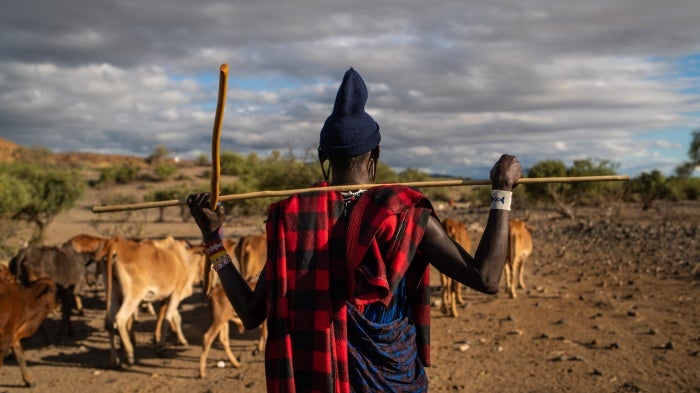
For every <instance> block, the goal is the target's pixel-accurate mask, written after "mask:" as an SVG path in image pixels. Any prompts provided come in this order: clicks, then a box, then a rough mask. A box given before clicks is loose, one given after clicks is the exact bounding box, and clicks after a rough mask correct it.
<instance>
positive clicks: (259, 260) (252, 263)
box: [233, 234, 267, 283]
mask: <svg viewBox="0 0 700 393" xmlns="http://www.w3.org/2000/svg"><path fill="white" fill-rule="evenodd" d="M233 253H234V255H235V257H236V258H237V259H238V261H239V262H240V265H241V275H242V276H243V278H244V279H245V280H246V281H248V282H249V283H250V282H253V281H257V280H258V276H259V275H260V272H261V271H262V269H263V267H264V266H265V261H266V260H267V237H266V236H265V234H262V235H248V236H243V237H241V239H240V240H239V242H238V244H236V246H235V247H234V248H233Z"/></svg>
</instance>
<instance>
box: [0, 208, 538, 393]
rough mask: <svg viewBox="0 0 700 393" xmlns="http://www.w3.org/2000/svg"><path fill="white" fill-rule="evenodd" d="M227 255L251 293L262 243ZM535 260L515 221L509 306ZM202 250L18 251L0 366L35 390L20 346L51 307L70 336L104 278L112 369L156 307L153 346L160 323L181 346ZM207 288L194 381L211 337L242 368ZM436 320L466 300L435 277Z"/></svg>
mask: <svg viewBox="0 0 700 393" xmlns="http://www.w3.org/2000/svg"><path fill="white" fill-rule="evenodd" d="M443 226H444V228H445V230H446V231H447V233H448V234H449V235H450V237H451V238H452V239H454V240H455V241H456V242H458V243H459V244H460V245H462V247H463V248H464V249H465V250H467V251H470V252H471V251H472V250H471V239H470V237H469V235H468V232H467V228H466V226H465V225H464V223H462V222H459V221H456V220H452V219H449V218H446V219H445V220H444V221H443ZM224 245H225V247H226V249H227V250H228V251H229V254H230V255H231V257H232V259H233V261H234V265H235V266H236V268H238V269H239V271H240V272H241V274H242V275H243V277H244V278H245V279H246V281H247V282H248V283H249V285H251V287H254V286H255V283H256V281H257V279H258V276H259V274H260V272H261V270H262V268H263V265H264V263H265V260H266V258H267V251H266V247H267V243H266V238H265V235H264V234H259V235H248V236H243V237H241V238H239V239H226V240H225V242H224ZM531 252H532V237H531V235H530V232H529V231H528V225H527V224H526V223H525V221H522V220H516V219H512V220H511V222H510V239H509V247H508V258H507V259H508V260H507V264H506V269H505V273H506V274H505V277H506V287H507V290H508V291H509V294H510V296H511V297H516V292H515V289H516V284H519V285H520V287H522V288H524V286H525V284H524V282H523V267H524V263H525V260H526V259H527V257H528V255H529V254H530V253H531ZM205 258H206V257H205V250H204V245H203V244H201V243H200V244H190V243H189V242H187V241H185V240H178V239H174V238H172V237H167V238H165V239H159V240H152V239H149V240H142V241H136V240H130V239H124V238H121V237H119V236H117V237H114V238H103V237H96V236H91V235H86V234H80V235H76V236H74V237H72V238H71V239H69V240H68V241H67V242H66V243H64V244H63V245H60V246H30V247H27V248H24V249H22V250H21V251H20V252H19V253H18V254H17V255H16V256H15V257H14V258H12V259H11V260H10V263H9V266H7V267H5V266H3V265H1V264H0V367H2V364H3V360H4V359H5V357H6V356H7V355H8V354H9V351H10V349H12V351H13V352H14V354H15V358H16V360H17V363H18V364H19V367H20V369H21V373H22V380H23V382H24V384H25V385H27V386H31V385H32V381H31V379H30V376H29V374H28V372H27V367H26V361H25V359H24V355H23V350H22V346H21V343H20V340H21V339H23V338H25V337H29V336H30V335H32V334H34V333H35V332H37V330H39V331H40V332H41V333H42V334H43V335H44V336H45V337H47V336H46V332H45V331H43V330H42V329H41V324H42V321H43V320H44V319H45V318H46V317H47V316H48V315H49V314H50V313H51V312H52V311H53V310H55V309H56V308H57V307H58V306H60V310H61V325H60V329H59V330H58V332H57V333H56V334H57V336H56V337H54V340H56V339H60V338H61V337H62V336H63V335H65V334H69V335H72V334H73V327H72V325H71V315H72V313H73V310H78V312H79V313H80V312H81V311H82V302H81V300H80V293H82V292H83V290H84V289H85V288H86V286H88V285H94V284H95V283H97V280H98V277H99V276H100V275H102V276H103V279H104V284H105V285H104V286H105V299H106V313H105V328H106V329H107V331H108V332H109V337H110V364H112V365H114V366H118V365H119V364H120V363H121V362H122V361H125V362H126V363H127V364H128V365H133V364H134V362H135V359H134V347H133V331H132V326H133V324H134V321H136V320H137V319H138V315H139V310H140V307H141V306H144V305H147V306H148V305H151V307H152V304H154V302H158V303H160V307H159V309H158V310H157V311H154V313H155V314H156V315H157V321H156V326H155V331H154V332H153V333H154V336H153V337H154V342H155V343H156V344H157V345H160V346H162V345H164V344H165V343H164V337H163V335H162V334H161V330H162V327H163V324H164V323H165V322H167V323H168V325H169V327H170V330H171V331H172V332H173V333H174V334H176V336H177V339H178V342H179V343H180V344H182V345H187V340H186V338H185V336H184V334H183V332H182V318H181V316H180V313H179V310H178V309H179V306H180V303H181V301H182V300H183V299H186V298H187V297H189V296H190V295H192V293H193V289H194V287H195V286H196V285H198V284H200V283H201V282H202V280H203V277H204V266H205ZM208 273H209V275H208V277H207V279H208V280H211V282H212V283H213V284H212V285H213V286H212V289H211V290H210V291H209V293H208V295H207V298H208V304H209V311H210V314H211V325H210V327H209V329H208V330H207V331H206V332H205V333H204V335H203V338H202V353H201V356H200V362H199V375H200V377H205V376H206V361H207V356H208V354H209V351H210V349H211V346H212V344H213V342H214V340H215V339H216V338H217V337H218V338H219V341H220V342H221V344H222V345H223V349H224V350H225V352H226V355H227V357H228V359H229V361H230V362H231V363H232V364H233V366H234V367H239V366H240V364H239V362H238V360H237V359H236V357H235V356H234V355H233V353H232V352H231V349H230V345H229V322H233V323H234V324H235V325H236V326H237V328H238V331H239V332H242V331H243V330H244V327H243V324H242V322H241V320H240V319H239V318H238V317H237V316H236V313H235V312H234V310H233V307H232V306H231V304H230V302H229V301H228V299H227V298H226V295H225V293H224V291H223V289H222V288H221V285H220V283H218V282H217V281H216V279H217V277H216V275H214V274H211V273H210V272H208ZM441 283H442V301H441V309H442V312H443V313H444V314H446V315H448V316H452V317H454V316H457V306H456V305H457V304H462V303H463V302H464V298H463V296H462V294H461V292H460V290H461V289H460V287H461V285H460V284H459V283H457V282H453V281H452V280H450V279H449V278H448V277H446V276H444V275H442V277H441ZM265 327H266V324H265V323H263V324H262V329H261V333H260V339H259V341H258V343H257V345H256V351H258V352H260V351H262V350H263V348H264V345H265V340H266V337H267V330H266V329H265ZM116 335H119V339H120V343H121V349H122V351H121V355H122V356H120V353H119V351H117V346H116V344H117V343H116Z"/></svg>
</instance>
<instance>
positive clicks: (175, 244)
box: [135, 236, 205, 346]
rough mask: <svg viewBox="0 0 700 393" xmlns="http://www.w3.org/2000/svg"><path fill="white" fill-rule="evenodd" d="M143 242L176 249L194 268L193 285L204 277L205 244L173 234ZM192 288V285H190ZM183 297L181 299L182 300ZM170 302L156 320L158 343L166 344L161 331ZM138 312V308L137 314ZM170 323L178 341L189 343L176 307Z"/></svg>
mask: <svg viewBox="0 0 700 393" xmlns="http://www.w3.org/2000/svg"><path fill="white" fill-rule="evenodd" d="M142 243H150V244H153V245H155V246H157V247H163V248H166V249H169V250H170V251H174V252H175V253H176V254H177V255H178V256H179V257H180V258H182V260H183V261H184V262H185V265H187V266H190V267H192V268H193V270H192V271H191V273H192V274H194V278H193V280H192V285H194V284H195V283H196V282H197V281H198V280H201V279H202V276H203V272H204V262H205V252H204V246H203V245H196V246H191V245H190V244H189V243H188V242H187V241H185V240H176V239H175V238H173V237H172V236H168V237H166V238H165V239H161V240H144V241H142ZM190 289H191V286H190ZM191 294H192V291H191V290H190V291H189V294H187V295H186V296H184V297H183V298H182V299H184V298H186V297H188V296H190V295H191ZM183 295H184V294H183ZM182 299H181V300H182ZM169 302H170V298H168V299H166V300H165V302H164V303H163V304H162V305H161V307H160V309H159V310H158V315H157V317H158V318H157V320H156V328H155V332H154V335H153V341H154V342H155V343H156V344H158V345H161V346H162V345H163V344H164V337H162V336H161V331H162V326H163V321H164V320H165V316H166V312H167V309H168V303H169ZM146 304H147V305H148V306H150V310H151V311H152V310H153V306H152V305H151V303H148V302H147V303H146ZM137 314H138V310H137V312H136V314H135V315H137ZM168 323H169V325H170V330H171V331H172V332H175V333H176V334H177V337H178V342H179V343H180V344H181V345H187V340H186V339H185V336H184V335H183V334H182V318H181V317H180V313H179V311H178V310H177V308H176V309H175V312H174V318H172V319H170V320H168Z"/></svg>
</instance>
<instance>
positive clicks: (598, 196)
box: [525, 159, 621, 218]
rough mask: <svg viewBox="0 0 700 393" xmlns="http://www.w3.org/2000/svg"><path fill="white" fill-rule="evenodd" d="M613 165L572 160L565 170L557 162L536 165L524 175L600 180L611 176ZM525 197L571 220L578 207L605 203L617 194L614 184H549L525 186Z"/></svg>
mask: <svg viewBox="0 0 700 393" xmlns="http://www.w3.org/2000/svg"><path fill="white" fill-rule="evenodd" d="M616 168H617V165H616V164H615V163H613V162H611V161H608V160H596V161H593V160H590V159H585V160H576V161H574V163H573V165H572V166H571V167H569V168H567V167H566V166H565V165H564V163H563V162H561V161H557V160H543V161H539V162H537V163H536V164H535V165H534V166H533V167H532V168H530V169H529V171H528V176H529V177H560V176H602V175H614V174H615V169H616ZM525 190H526V192H527V195H528V197H529V198H530V199H531V200H532V201H535V202H544V203H546V204H548V205H549V206H550V209H551V210H554V211H557V212H559V213H560V214H561V215H563V216H564V217H569V218H574V216H575V211H574V208H575V207H576V206H578V205H598V204H600V203H605V202H607V201H608V200H609V199H610V197H611V195H613V194H615V193H620V192H621V188H620V186H619V185H617V184H610V183H595V182H594V183H586V182H582V183H549V184H529V185H528V186H527V187H526V189H525Z"/></svg>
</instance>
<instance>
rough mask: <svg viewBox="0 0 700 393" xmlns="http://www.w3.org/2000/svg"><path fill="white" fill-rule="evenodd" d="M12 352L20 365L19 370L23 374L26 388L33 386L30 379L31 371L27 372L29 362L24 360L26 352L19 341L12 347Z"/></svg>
mask: <svg viewBox="0 0 700 393" xmlns="http://www.w3.org/2000/svg"><path fill="white" fill-rule="evenodd" d="M12 351H13V352H14V353H15V358H16V359H17V364H19V369H20V371H21V372H22V381H23V382H24V386H27V387H29V386H33V383H32V381H31V378H29V371H28V370H27V360H26V359H25V358H24V350H23V349H22V344H21V343H20V342H19V341H17V343H16V344H14V345H12Z"/></svg>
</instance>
